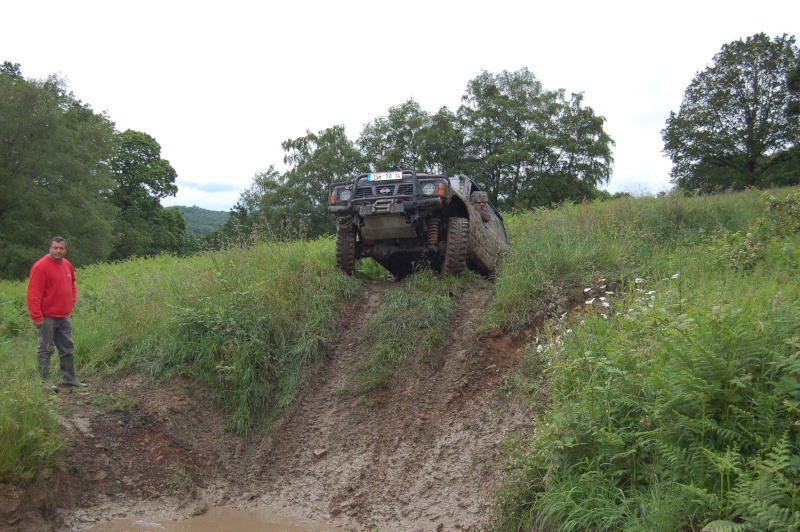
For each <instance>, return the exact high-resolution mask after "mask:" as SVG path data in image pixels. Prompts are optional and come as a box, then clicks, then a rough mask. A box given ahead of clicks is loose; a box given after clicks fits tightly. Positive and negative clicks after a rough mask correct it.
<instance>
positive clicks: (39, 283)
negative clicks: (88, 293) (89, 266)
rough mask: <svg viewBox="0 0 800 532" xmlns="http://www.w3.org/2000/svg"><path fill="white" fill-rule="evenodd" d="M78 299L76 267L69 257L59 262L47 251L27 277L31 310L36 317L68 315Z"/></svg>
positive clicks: (34, 319)
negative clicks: (28, 277)
mask: <svg viewBox="0 0 800 532" xmlns="http://www.w3.org/2000/svg"><path fill="white" fill-rule="evenodd" d="M77 299H78V287H77V286H76V285H75V270H74V268H73V267H72V264H70V262H69V261H68V260H67V259H61V262H56V261H55V260H53V259H52V258H51V257H50V255H45V256H44V257H42V258H41V259H39V260H38V261H37V262H36V264H34V265H33V268H31V277H30V279H29V280H28V314H30V316H31V318H32V319H33V321H40V320H41V319H42V318H43V317H44V316H47V317H48V318H69V315H70V313H71V312H72V307H73V306H75V301H77Z"/></svg>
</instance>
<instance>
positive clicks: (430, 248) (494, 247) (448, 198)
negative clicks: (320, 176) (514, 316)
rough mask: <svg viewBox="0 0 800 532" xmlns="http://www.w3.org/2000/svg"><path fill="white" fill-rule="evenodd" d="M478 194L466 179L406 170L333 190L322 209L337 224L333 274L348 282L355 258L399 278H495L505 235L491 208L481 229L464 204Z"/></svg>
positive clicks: (475, 213)
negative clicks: (430, 274)
mask: <svg viewBox="0 0 800 532" xmlns="http://www.w3.org/2000/svg"><path fill="white" fill-rule="evenodd" d="M479 190H480V189H479V188H478V187H477V185H475V183H473V181H472V180H471V179H470V178H469V177H467V176H465V175H459V176H454V177H446V176H441V175H431V174H418V173H416V172H413V171H411V170H396V171H391V172H375V173H369V174H361V175H359V176H358V177H356V178H355V179H353V180H352V181H348V182H344V183H334V184H332V185H331V191H330V192H331V194H330V206H329V207H328V210H329V211H330V212H332V213H334V214H335V215H336V217H337V226H336V267H337V268H338V269H340V270H342V271H343V272H345V273H347V274H348V275H352V274H353V271H354V270H355V262H356V260H357V259H360V258H364V257H372V258H373V259H375V260H376V261H377V262H378V263H380V264H381V265H382V266H383V267H384V268H386V269H387V270H389V272H390V273H391V274H392V275H394V276H395V277H396V278H398V279H400V278H402V277H405V276H407V275H409V274H411V273H412V272H414V271H415V270H417V269H419V268H433V269H434V270H436V271H439V272H441V273H445V274H447V273H449V274H460V273H462V272H463V271H464V268H466V267H469V268H470V269H472V270H475V271H476V272H478V273H480V274H483V275H485V276H487V277H493V276H494V275H495V273H496V272H497V269H498V267H499V266H500V261H501V260H502V257H503V254H504V252H505V251H506V250H507V249H508V236H507V235H506V229H505V226H504V225H503V218H502V217H501V216H500V214H499V213H498V212H497V210H496V209H495V208H494V207H493V206H492V205H491V204H489V203H487V204H486V209H487V210H488V211H489V213H490V215H491V218H490V220H489V221H488V222H484V221H483V220H482V219H481V215H480V214H479V213H478V211H477V210H476V209H475V207H473V206H472V204H471V203H470V196H471V195H472V193H473V192H476V191H479Z"/></svg>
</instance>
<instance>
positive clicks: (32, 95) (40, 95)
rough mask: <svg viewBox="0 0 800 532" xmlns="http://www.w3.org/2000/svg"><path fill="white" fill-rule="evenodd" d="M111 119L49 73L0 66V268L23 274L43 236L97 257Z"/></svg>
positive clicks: (73, 253)
mask: <svg viewBox="0 0 800 532" xmlns="http://www.w3.org/2000/svg"><path fill="white" fill-rule="evenodd" d="M113 151H114V124H113V123H112V122H111V120H110V119H109V118H108V117H107V116H105V115H104V114H102V113H101V114H97V113H94V112H93V111H92V110H91V108H90V107H89V106H88V105H86V104H83V103H82V102H80V101H78V100H76V99H75V98H74V97H73V96H72V94H70V93H68V92H67V90H66V82H65V81H64V80H62V79H61V78H58V77H56V76H51V77H49V78H48V79H46V80H44V81H30V80H26V79H24V78H23V77H22V74H21V72H20V67H19V65H18V64H13V65H12V64H11V63H8V62H6V63H4V64H3V67H2V69H0V275H1V276H2V277H4V278H20V277H24V276H25V275H26V274H27V273H28V271H29V270H30V267H31V264H32V263H33V262H34V261H35V260H37V259H38V258H40V257H41V256H42V255H44V254H45V253H46V251H47V250H46V247H47V246H46V244H47V242H48V240H49V239H50V237H52V236H54V235H62V236H64V237H65V238H67V239H68V240H69V241H70V244H75V243H76V242H74V241H81V242H85V243H87V244H88V243H91V245H85V246H84V245H80V246H79V245H70V260H72V261H73V262H74V263H75V264H76V265H80V264H88V263H91V262H96V261H98V260H104V259H105V258H106V257H108V254H109V252H110V250H111V247H112V245H113V234H112V220H113V219H114V216H115V209H114V207H113V205H111V204H110V203H109V202H108V201H107V200H108V195H109V192H110V191H111V190H112V189H113V187H114V181H113V177H112V175H111V173H110V172H109V170H108V167H107V165H106V164H105V163H106V162H107V161H108V159H109V157H110V156H111V154H112V153H113Z"/></svg>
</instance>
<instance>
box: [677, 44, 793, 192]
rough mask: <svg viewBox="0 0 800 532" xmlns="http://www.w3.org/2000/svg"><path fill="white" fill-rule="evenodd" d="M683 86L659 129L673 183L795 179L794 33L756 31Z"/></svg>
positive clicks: (698, 186) (722, 185) (709, 185)
mask: <svg viewBox="0 0 800 532" xmlns="http://www.w3.org/2000/svg"><path fill="white" fill-rule="evenodd" d="M713 63H714V64H713V65H712V66H709V67H707V68H706V69H705V70H703V71H702V72H699V73H698V74H697V75H696V76H695V77H694V79H693V80H692V82H691V83H690V84H689V87H687V89H686V91H685V93H684V96H683V101H682V103H681V106H680V109H679V111H678V113H675V112H672V113H670V116H669V118H668V119H667V125H666V127H665V128H664V130H663V131H662V137H663V139H664V152H665V153H666V154H667V155H669V156H670V157H671V159H672V161H673V163H675V166H674V167H673V169H672V182H673V183H675V184H677V185H678V186H679V187H680V188H683V189H692V190H699V191H703V192H709V191H713V190H716V189H726V188H733V189H740V188H744V187H751V186H755V187H766V186H771V185H788V184H794V183H797V181H798V179H799V178H800V170H798V169H797V150H796V148H795V147H796V146H797V144H798V140H800V121H799V120H800V117H798V115H797V113H793V112H792V109H795V108H796V106H797V105H798V101H799V100H800V98H798V94H797V92H796V91H794V92H793V91H792V90H791V86H792V84H793V83H797V82H796V81H792V80H793V79H795V78H793V77H792V76H797V74H796V69H797V68H798V64H799V63H800V53H799V52H798V48H797V46H795V39H794V37H790V36H787V35H786V34H784V35H782V36H780V37H775V38H774V39H770V38H769V37H768V36H767V35H766V34H764V33H759V34H756V35H754V36H752V37H748V38H747V39H745V40H738V41H734V42H732V43H730V44H726V45H724V46H723V47H722V49H721V50H720V52H719V53H717V54H716V55H715V56H714V58H713Z"/></svg>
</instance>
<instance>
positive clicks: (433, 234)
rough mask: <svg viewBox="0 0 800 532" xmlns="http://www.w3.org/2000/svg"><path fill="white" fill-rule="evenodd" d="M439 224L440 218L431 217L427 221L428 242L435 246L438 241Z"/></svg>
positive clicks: (440, 223)
mask: <svg viewBox="0 0 800 532" xmlns="http://www.w3.org/2000/svg"><path fill="white" fill-rule="evenodd" d="M441 225H442V220H441V218H431V219H430V220H429V221H428V244H430V245H432V246H435V245H436V244H438V243H439V228H440V227H441Z"/></svg>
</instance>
